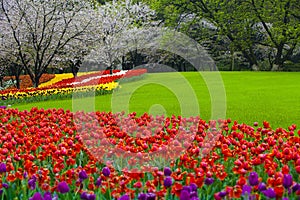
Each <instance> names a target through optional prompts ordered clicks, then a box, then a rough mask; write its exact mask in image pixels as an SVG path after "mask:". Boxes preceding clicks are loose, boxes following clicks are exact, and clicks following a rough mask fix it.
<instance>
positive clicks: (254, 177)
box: [249, 172, 259, 186]
mask: <svg viewBox="0 0 300 200" xmlns="http://www.w3.org/2000/svg"><path fill="white" fill-rule="evenodd" d="M258 183H259V181H258V174H257V173H256V172H250V175H249V184H250V185H251V186H255V185H258Z"/></svg>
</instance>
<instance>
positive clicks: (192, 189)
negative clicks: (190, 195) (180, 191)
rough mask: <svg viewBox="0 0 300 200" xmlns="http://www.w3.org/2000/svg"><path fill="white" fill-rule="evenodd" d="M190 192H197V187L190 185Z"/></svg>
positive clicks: (193, 184)
mask: <svg viewBox="0 0 300 200" xmlns="http://www.w3.org/2000/svg"><path fill="white" fill-rule="evenodd" d="M190 188H191V191H197V188H198V186H197V185H196V184H195V183H191V184H190Z"/></svg>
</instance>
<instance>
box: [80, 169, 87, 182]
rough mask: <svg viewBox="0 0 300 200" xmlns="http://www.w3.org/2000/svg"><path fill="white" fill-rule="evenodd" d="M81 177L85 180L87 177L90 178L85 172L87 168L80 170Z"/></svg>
mask: <svg viewBox="0 0 300 200" xmlns="http://www.w3.org/2000/svg"><path fill="white" fill-rule="evenodd" d="M79 178H80V180H85V179H87V178H88V175H87V173H86V172H85V170H82V171H80V172H79Z"/></svg>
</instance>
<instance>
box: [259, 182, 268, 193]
mask: <svg viewBox="0 0 300 200" xmlns="http://www.w3.org/2000/svg"><path fill="white" fill-rule="evenodd" d="M266 189H267V186H266V184H265V183H259V185H258V190H259V191H260V192H262V191H265V190H266Z"/></svg>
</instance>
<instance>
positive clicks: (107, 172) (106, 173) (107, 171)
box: [102, 167, 110, 177]
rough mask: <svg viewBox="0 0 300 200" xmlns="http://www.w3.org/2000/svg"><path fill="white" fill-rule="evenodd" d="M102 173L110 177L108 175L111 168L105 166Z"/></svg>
mask: <svg viewBox="0 0 300 200" xmlns="http://www.w3.org/2000/svg"><path fill="white" fill-rule="evenodd" d="M102 174H103V175H104V176H106V177H108V176H109V175H110V170H109V168H108V167H104V168H103V169H102Z"/></svg>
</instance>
